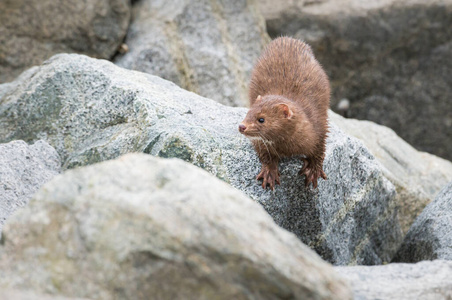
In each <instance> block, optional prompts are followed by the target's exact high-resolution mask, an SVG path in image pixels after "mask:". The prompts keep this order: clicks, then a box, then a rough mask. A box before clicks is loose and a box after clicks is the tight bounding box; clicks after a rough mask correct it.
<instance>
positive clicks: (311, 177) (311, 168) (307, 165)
mask: <svg viewBox="0 0 452 300" xmlns="http://www.w3.org/2000/svg"><path fill="white" fill-rule="evenodd" d="M302 161H303V167H302V168H301V170H300V172H298V174H300V175H305V176H306V177H305V182H304V183H305V187H306V188H307V187H308V186H309V184H310V183H312V186H313V188H314V189H316V188H317V186H318V182H317V181H318V179H319V177H322V178H323V179H324V180H326V179H327V177H326V174H325V172H323V170H322V167H320V168H318V167H316V165H315V164H313V163H312V162H310V161H309V160H308V159H304V158H302Z"/></svg>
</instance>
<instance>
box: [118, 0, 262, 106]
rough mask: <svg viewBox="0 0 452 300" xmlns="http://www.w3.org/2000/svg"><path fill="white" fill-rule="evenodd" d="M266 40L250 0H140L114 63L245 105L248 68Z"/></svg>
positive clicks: (213, 96) (220, 99) (219, 100)
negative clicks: (124, 48) (124, 46)
mask: <svg viewBox="0 0 452 300" xmlns="http://www.w3.org/2000/svg"><path fill="white" fill-rule="evenodd" d="M268 41H269V37H268V35H267V32H266V31H265V23H264V19H263V18H262V16H261V14H260V13H259V12H258V9H257V7H256V5H255V3H254V1H249V0H233V1H216V0H215V1H212V0H199V1H191V0H176V1H174V0H173V1H162V0H160V1H155V0H143V1H140V2H138V3H136V4H135V5H134V8H133V22H132V24H131V26H130V29H129V32H128V34H127V39H126V43H127V45H128V48H129V52H128V53H126V54H125V55H124V56H119V57H118V59H117V60H116V63H117V64H118V65H119V66H121V67H125V68H128V69H133V70H138V71H142V72H146V73H150V74H153V75H157V76H159V77H162V78H164V79H167V80H170V81H172V82H174V83H176V84H178V85H179V86H181V87H182V88H184V89H187V90H190V91H192V92H195V93H197V94H199V95H202V96H204V97H207V98H210V99H214V100H216V101H218V102H220V103H223V104H226V105H232V106H246V105H247V103H248V91H247V88H248V82H249V79H250V73H251V69H252V67H253V64H254V63H255V61H256V59H257V57H258V55H259V53H260V52H261V50H262V49H263V47H264V45H265V44H266V43H267V42H268Z"/></svg>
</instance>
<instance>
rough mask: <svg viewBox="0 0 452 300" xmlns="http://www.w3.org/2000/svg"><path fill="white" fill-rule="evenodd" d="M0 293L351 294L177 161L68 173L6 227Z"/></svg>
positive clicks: (0, 247) (251, 207) (112, 164)
mask: <svg viewBox="0 0 452 300" xmlns="http://www.w3.org/2000/svg"><path fill="white" fill-rule="evenodd" d="M0 269H1V270H2V276H0V289H2V290H3V289H4V288H9V289H11V288H13V289H28V290H32V291H36V292H39V293H42V292H46V293H50V294H57V295H58V294H62V295H66V296H71V297H88V298H92V299H206V300H207V299H212V298H214V299H300V300H301V299H337V300H342V299H352V295H351V291H350V289H349V287H348V284H347V282H346V281H345V280H342V279H341V278H340V277H339V276H338V275H337V274H336V273H335V271H334V269H333V268H332V266H331V265H330V264H328V263H326V262H324V261H323V260H322V259H321V258H320V257H319V256H318V255H317V254H316V253H315V252H314V251H312V250H311V249H309V248H308V247H307V246H306V245H303V244H302V243H301V242H300V241H299V240H298V239H297V238H296V236H295V235H293V234H291V233H289V232H287V231H285V230H283V229H281V228H280V227H278V226H277V225H276V224H275V222H274V221H273V220H272V219H271V217H270V216H269V215H268V214H267V213H266V212H265V210H264V209H263V208H262V207H261V206H260V205H259V204H257V203H255V202H254V201H252V200H251V199H249V198H248V197H246V196H245V195H244V194H243V193H242V192H240V191H238V190H237V189H234V188H232V187H231V186H229V185H228V184H226V183H224V182H223V181H221V180H219V179H217V178H215V177H214V176H212V175H211V174H208V173H207V172H205V171H204V170H201V169H199V168H197V167H195V166H193V165H191V164H189V163H186V162H183V161H181V160H180V159H162V158H157V157H152V156H150V155H146V154H128V155H125V156H122V157H120V158H118V159H116V160H112V161H108V162H103V163H99V164H95V165H92V166H87V167H83V168H77V169H74V170H69V171H66V172H65V173H64V174H62V175H61V176H58V177H57V178H55V179H54V180H53V181H51V182H49V183H48V184H46V185H45V186H44V187H43V188H42V189H41V190H40V191H39V192H38V193H37V194H36V196H35V197H34V198H33V200H31V201H30V203H29V205H28V206H27V207H25V208H24V209H22V210H21V211H20V212H19V213H18V214H16V215H14V216H13V217H12V218H11V219H9V220H8V223H7V224H6V225H5V229H4V238H3V240H2V243H0Z"/></svg>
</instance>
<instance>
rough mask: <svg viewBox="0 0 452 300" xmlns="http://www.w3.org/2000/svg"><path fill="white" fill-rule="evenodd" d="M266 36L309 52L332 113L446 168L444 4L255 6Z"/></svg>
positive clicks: (448, 62) (447, 25)
mask: <svg viewBox="0 0 452 300" xmlns="http://www.w3.org/2000/svg"><path fill="white" fill-rule="evenodd" d="M259 2H260V3H262V4H264V5H263V6H262V12H263V14H264V16H265V17H266V20H267V27H268V31H269V33H270V35H271V36H279V35H281V34H283V35H292V36H295V37H298V38H300V39H304V40H306V41H307V42H308V43H309V44H311V46H312V48H313V50H314V53H315V54H316V58H317V59H318V60H319V61H320V62H321V63H322V65H323V66H324V67H325V70H326V71H327V72H328V73H329V75H330V78H331V81H332V87H333V88H332V91H333V99H332V108H336V104H337V103H338V101H339V100H340V99H342V98H347V99H349V100H350V103H351V106H350V112H349V116H350V117H353V118H358V119H366V120H371V121H374V122H377V123H379V124H382V125H385V126H388V127H390V128H392V129H394V130H395V131H396V132H397V134H398V135H400V136H401V137H402V138H403V139H405V140H406V141H408V143H410V144H412V145H414V146H415V147H416V148H418V149H420V150H422V151H427V152H430V153H434V154H436V155H439V156H442V157H444V158H446V159H449V160H452V143H450V141H451V140H452V130H450V128H451V127H452V109H451V104H450V98H451V97H452V77H451V76H450V74H452V18H450V15H451V13H452V0H432V1H423V0H402V1H399V0H382V1H356V0H324V1H307V0H294V1H279V2H278V3H275V1H269V0H259Z"/></svg>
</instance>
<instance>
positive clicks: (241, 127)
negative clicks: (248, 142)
mask: <svg viewBox="0 0 452 300" xmlns="http://www.w3.org/2000/svg"><path fill="white" fill-rule="evenodd" d="M245 129H246V126H245V125H243V124H240V125H239V131H240V132H244V131H245Z"/></svg>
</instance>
